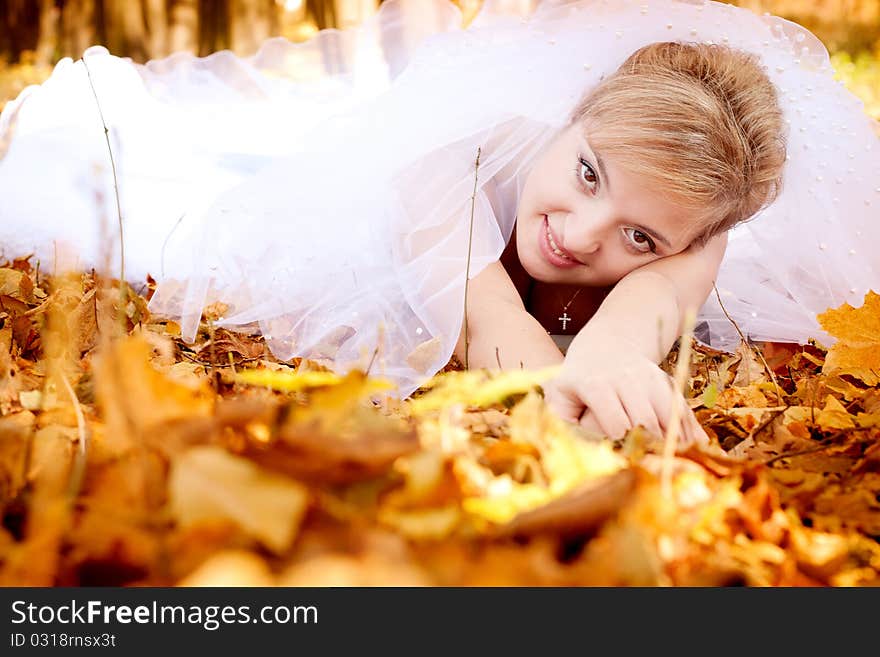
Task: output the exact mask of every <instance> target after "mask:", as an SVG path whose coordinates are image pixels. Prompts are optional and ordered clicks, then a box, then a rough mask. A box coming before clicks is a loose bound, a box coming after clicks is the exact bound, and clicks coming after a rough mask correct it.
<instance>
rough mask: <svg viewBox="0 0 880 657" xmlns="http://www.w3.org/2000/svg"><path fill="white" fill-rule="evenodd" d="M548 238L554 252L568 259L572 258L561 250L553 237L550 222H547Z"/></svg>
mask: <svg viewBox="0 0 880 657" xmlns="http://www.w3.org/2000/svg"><path fill="white" fill-rule="evenodd" d="M547 239H548V240H549V241H550V248H551V249H553V253H555V254H556V255H558V256H560V257H561V258H565V259H566V260H571V258H569V257H568V256H567V255H565V254H564V253H563V252H562V251H560V249H559V246H557V244H556V240H554V239H553V233H551V232H550V222H547Z"/></svg>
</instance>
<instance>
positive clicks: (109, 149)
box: [82, 57, 128, 313]
mask: <svg viewBox="0 0 880 657" xmlns="http://www.w3.org/2000/svg"><path fill="white" fill-rule="evenodd" d="M82 63H83V66H85V69H86V76H88V78H89V86H90V87H91V88H92V95H93V96H94V97H95V104H96V105H97V106H98V115H99V116H100V117H101V125H102V126H103V127H104V139H105V140H106V141H107V152H108V153H109V154H110V169H111V171H112V172H113V191H114V192H115V194H116V215H117V217H118V219H119V283H120V287H119V302H120V304H119V305H120V310H121V311H122V312H123V313H124V312H125V306H126V303H127V301H128V297H127V294H126V292H127V288H126V286H125V285H124V282H125V239H124V230H123V222H122V202H121V201H120V199H119V178H118V177H117V175H116V160H115V158H114V157H113V147H112V146H111V144H110V129H109V128H108V127H107V122H106V121H105V120H104V112H103V111H102V110H101V103H100V101H99V100H98V92H97V91H96V90H95V83H94V82H93V81H92V72H91V71H90V70H89V65H88V63H87V62H86V58H85V57H83V60H82Z"/></svg>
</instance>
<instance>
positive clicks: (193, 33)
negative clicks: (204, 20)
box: [168, 0, 200, 54]
mask: <svg viewBox="0 0 880 657" xmlns="http://www.w3.org/2000/svg"><path fill="white" fill-rule="evenodd" d="M199 4H200V2H199V0H169V3H168V50H169V52H180V51H186V52H191V53H193V54H195V53H196V52H197V50H198V44H199Z"/></svg>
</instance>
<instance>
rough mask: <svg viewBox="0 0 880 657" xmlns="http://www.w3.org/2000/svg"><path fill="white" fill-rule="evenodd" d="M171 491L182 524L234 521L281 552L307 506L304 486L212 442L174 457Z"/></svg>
mask: <svg viewBox="0 0 880 657" xmlns="http://www.w3.org/2000/svg"><path fill="white" fill-rule="evenodd" d="M168 490H169V497H170V499H171V509H172V512H173V514H174V517H175V518H176V519H177V522H178V523H179V524H180V525H181V526H183V527H187V526H191V525H195V524H199V523H204V522H207V523H210V522H212V521H217V520H231V521H233V522H234V523H236V524H237V525H238V526H239V527H241V528H242V529H243V530H244V531H246V532H247V533H248V534H250V535H251V536H253V537H254V538H255V539H257V540H259V541H260V542H261V543H262V544H263V545H265V546H266V547H267V548H269V549H270V550H272V551H273V552H275V553H276V554H282V553H284V552H285V551H286V550H287V549H288V548H289V547H290V546H291V544H292V543H293V540H294V539H295V538H296V534H297V532H298V530H299V526H300V523H301V521H302V518H303V515H304V514H305V511H306V507H307V506H308V491H307V489H306V487H305V486H303V485H302V484H300V483H298V482H296V481H294V480H293V479H290V478H288V477H283V476H281V475H277V474H274V473H271V472H268V471H266V470H263V469H262V468H260V467H259V466H257V465H256V464H254V463H253V462H251V461H249V460H247V459H243V458H240V457H238V456H233V455H232V454H229V453H228V452H227V451H225V450H223V449H221V448H218V447H211V446H202V447H194V448H192V449H190V450H187V451H186V452H184V453H183V454H182V455H181V456H179V457H177V458H175V459H174V461H173V464H172V467H171V475H170V479H169V485H168Z"/></svg>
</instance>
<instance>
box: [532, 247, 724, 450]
mask: <svg viewBox="0 0 880 657" xmlns="http://www.w3.org/2000/svg"><path fill="white" fill-rule="evenodd" d="M726 245H727V237H726V236H725V235H722V236H720V237H717V238H715V239H713V240H711V241H710V242H709V244H707V245H706V246H705V247H704V248H702V249H698V248H694V249H687V250H686V251H684V252H682V253H680V254H677V255H674V256H669V257H667V258H663V259H661V260H656V261H654V262H652V263H650V264H648V265H646V266H644V267H641V268H639V269H637V270H635V271H633V272H631V273H630V274H628V275H627V276H625V277H624V278H623V279H621V281H620V282H619V283H617V285H615V286H614V289H612V290H611V292H609V294H608V296H607V297H606V298H605V301H604V302H603V303H602V305H601V306H600V307H599V310H598V311H596V314H595V315H594V316H593V318H592V319H591V320H590V321H589V322H587V324H586V325H585V326H584V327H583V328H582V329H581V330H580V331H579V332H578V334H577V335H576V336H575V338H574V340H572V343H571V346H570V347H569V348H568V351H567V352H566V357H565V363H564V366H563V368H562V372H561V374H560V375H559V376H558V377H556V379H554V380H553V381H551V382H550V383H549V384H548V385H546V386H545V394H546V396H547V399H548V402H549V403H550V405H551V406H552V407H553V408H554V410H556V412H557V413H559V415H560V416H562V417H563V418H565V419H568V420H570V421H573V422H580V423H581V424H582V425H583V426H585V427H587V428H590V429H594V430H598V431H600V432H602V433H604V434H606V435H608V436H611V437H619V436H621V435H623V434H624V433H625V432H626V431H627V430H628V429H630V428H631V427H634V426H636V425H642V426H644V427H645V428H646V429H647V430H648V431H649V432H651V433H653V434H655V435H658V436H659V435H662V434H663V432H665V430H666V429H667V428H668V426H669V422H670V421H671V417H672V415H671V411H672V409H673V407H674V406H675V405H676V404H682V405H683V404H684V399H683V398H681V397H680V396H678V398H676V395H674V393H673V391H672V388H671V386H670V383H669V378H668V377H667V376H666V374H665V373H664V372H663V371H662V370H661V369H660V368H659V367H657V363H659V362H660V361H661V360H662V359H663V358H664V357H665V356H666V354H667V352H668V351H669V349H670V347H671V346H672V343H673V342H674V341H675V339H676V338H677V337H678V335H679V331H680V328H681V324H682V320H683V319H684V314H685V313H686V312H687V309H688V308H694V309H697V308H699V306H700V305H701V304H702V303H703V302H704V301H705V300H706V297H707V296H708V295H709V292H710V291H711V290H712V284H713V281H714V280H715V276H716V274H717V272H718V267H719V265H720V264H721V259H722V257H723V255H724V249H725V247H726ZM683 413H684V415H683V416H682V417H683V419H684V424H683V428H684V435H685V437H686V438H688V439H690V440H705V433H704V432H703V430H702V428H700V426H699V424H698V423H697V421H696V419H695V418H694V416H693V413H692V412H691V411H690V410H689V409H688V408H687V407H686V406H684V408H683Z"/></svg>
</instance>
